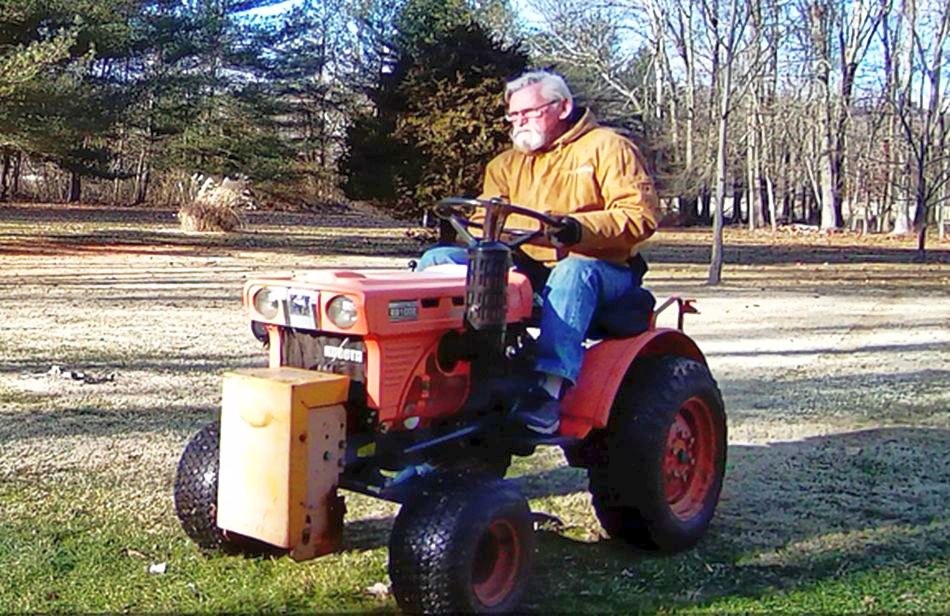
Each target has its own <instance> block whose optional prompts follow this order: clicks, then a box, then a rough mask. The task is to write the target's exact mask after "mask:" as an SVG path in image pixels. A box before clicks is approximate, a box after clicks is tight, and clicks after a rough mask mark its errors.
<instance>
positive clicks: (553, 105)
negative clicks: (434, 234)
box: [419, 71, 659, 435]
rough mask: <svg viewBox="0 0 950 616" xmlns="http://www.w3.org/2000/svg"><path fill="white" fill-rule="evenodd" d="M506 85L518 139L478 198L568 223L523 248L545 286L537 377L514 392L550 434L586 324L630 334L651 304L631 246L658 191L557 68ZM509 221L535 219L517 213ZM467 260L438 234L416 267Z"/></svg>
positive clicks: (647, 230)
mask: <svg viewBox="0 0 950 616" xmlns="http://www.w3.org/2000/svg"><path fill="white" fill-rule="evenodd" d="M504 96H505V102H506V103H507V107H508V113H507V114H506V115H505V119H506V120H507V121H508V122H510V123H511V140H512V144H513V148H512V149H509V150H507V151H505V152H503V153H501V154H500V155H498V156H497V157H495V158H494V159H493V160H492V161H491V162H490V163H489V164H488V167H487V168H486V170H485V179H484V186H483V190H482V194H481V195H480V198H482V199H492V198H501V199H503V200H505V201H507V202H510V203H513V204H516V205H521V206H524V207H527V208H530V209H533V210H536V211H539V212H546V213H548V214H550V215H552V216H555V217H558V218H559V219H560V220H561V222H562V224H563V226H562V227H560V228H559V229H555V230H551V231H549V232H548V233H547V235H546V237H547V241H546V242H543V243H544V245H535V246H529V245H525V246H524V247H523V248H522V249H523V250H524V252H525V253H527V255H528V256H529V257H531V258H532V259H534V260H535V261H537V262H540V263H543V264H545V265H546V266H548V267H550V270H549V275H548V276H547V280H546V282H545V283H544V288H543V291H542V292H541V294H540V295H541V298H542V301H543V303H542V308H541V325H540V329H541V333H540V335H539V337H538V341H537V358H536V363H535V370H536V371H537V382H536V384H535V385H534V386H533V387H531V388H530V389H529V390H528V391H527V392H526V393H525V394H524V395H522V396H521V397H520V398H519V399H518V400H517V401H516V402H515V404H514V406H513V408H512V417H513V419H514V420H515V421H516V422H517V423H519V424H520V425H522V426H524V427H525V428H527V429H529V430H531V431H533V432H536V433H539V434H545V435H547V434H554V433H556V432H557V430H558V428H559V426H560V400H561V399H562V398H563V396H564V393H565V392H566V390H567V388H568V387H569V386H571V385H573V384H575V383H576V382H577V378H578V375H579V374H580V369H581V364H582V361H583V353H584V348H583V342H584V339H585V338H586V337H587V336H588V334H589V333H591V330H592V328H593V329H595V330H599V331H606V332H608V333H611V334H614V335H617V334H621V335H622V334H628V335H629V334H630V333H633V332H632V331H631V326H632V328H633V329H636V328H637V323H638V321H639V322H640V323H641V324H645V322H646V318H647V317H648V314H649V312H650V311H651V310H652V308H653V297H652V295H650V294H649V292H647V291H645V290H643V289H642V288H641V284H642V281H643V274H644V273H645V271H646V264H645V262H644V261H643V259H642V257H640V256H639V255H638V253H637V246H638V245H639V244H640V243H641V242H643V241H644V240H646V239H647V238H648V237H650V236H651V235H652V234H653V232H654V231H655V230H656V227H657V223H658V221H659V209H658V199H657V194H656V188H655V186H654V183H653V180H652V179H651V177H650V176H649V174H648V172H647V169H646V166H645V164H644V162H643V158H642V156H641V155H640V152H639V150H638V149H637V147H636V146H635V145H634V144H633V143H631V142H630V141H629V140H628V139H626V138H625V137H623V136H621V135H619V134H618V133H616V132H614V131H613V130H611V129H608V128H605V127H601V126H599V125H598V124H597V121H596V120H595V119H594V116H593V114H592V113H591V111H590V110H584V109H579V108H575V106H574V97H573V96H572V94H571V91H570V89H569V88H568V87H567V84H566V83H565V82H564V80H563V79H562V78H561V77H560V76H559V75H556V74H554V73H550V72H547V71H534V72H529V73H525V74H523V75H521V76H520V77H518V78H517V79H515V80H513V81H511V82H509V83H508V84H507V85H506V87H505V95H504ZM519 218H520V219H519ZM508 224H509V225H510V226H511V227H515V228H524V229H533V228H534V229H536V228H537V226H538V224H539V223H537V221H535V220H533V219H529V218H527V217H518V216H516V215H512V216H511V217H510V218H509V223H508ZM465 262H466V251H465V249H464V248H460V247H457V246H440V247H436V248H433V249H430V250H428V251H426V253H425V254H424V255H423V256H422V258H421V259H420V261H419V268H420V269H425V268H426V267H429V266H431V265H437V264H444V263H465ZM516 263H517V262H516ZM526 269H531V268H530V267H528V268H526ZM526 273H527V272H526ZM545 273H548V270H545ZM529 277H532V279H533V280H536V279H537V276H529ZM637 315H639V316H637ZM640 329H642V327H640ZM624 330H626V331H624Z"/></svg>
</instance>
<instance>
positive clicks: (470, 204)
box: [432, 197, 564, 249]
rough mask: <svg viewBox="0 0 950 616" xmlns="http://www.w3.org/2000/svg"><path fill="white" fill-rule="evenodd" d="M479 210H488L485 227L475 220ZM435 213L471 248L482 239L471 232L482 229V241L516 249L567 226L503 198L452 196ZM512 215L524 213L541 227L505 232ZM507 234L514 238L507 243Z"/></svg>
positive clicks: (436, 207)
mask: <svg viewBox="0 0 950 616" xmlns="http://www.w3.org/2000/svg"><path fill="white" fill-rule="evenodd" d="M478 207H480V208H484V209H485V222H484V224H481V223H477V222H474V221H472V219H471V215H472V210H473V208H478ZM432 212H433V213H434V214H435V215H436V216H438V217H439V218H441V219H442V220H446V221H448V222H449V224H451V225H452V227H453V228H454V229H455V230H456V231H458V233H459V235H461V236H462V238H463V239H464V240H465V241H466V242H467V243H468V245H469V246H474V245H475V244H477V243H478V242H479V238H476V237H475V236H473V235H472V234H471V233H469V229H482V230H483V232H484V233H483V237H482V238H481V240H482V241H486V240H487V241H490V242H501V243H503V244H505V245H506V246H508V247H509V248H512V249H514V248H518V247H519V246H521V245H522V244H526V243H528V242H530V241H531V240H534V239H537V238H539V237H541V236H542V235H544V228H545V227H553V228H555V229H560V228H562V227H564V223H562V222H561V221H560V220H558V219H557V218H554V217H553V216H548V215H547V214H544V213H542V212H538V211H535V210H529V209H528V208H526V207H522V206H520V205H514V204H511V203H507V202H505V201H502V200H501V199H490V200H489V199H469V198H465V197H448V198H446V199H441V200H440V201H439V202H438V203H436V204H435V206H433V208H432ZM511 214H520V215H522V216H527V217H528V218H533V219H534V220H537V221H538V222H540V223H541V228H540V229H537V230H535V231H531V230H527V229H505V222H506V221H507V219H508V216H509V215H511ZM503 234H504V235H505V236H507V237H508V238H511V239H508V240H503V239H502V235H503Z"/></svg>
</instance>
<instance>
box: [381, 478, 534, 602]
mask: <svg viewBox="0 0 950 616" xmlns="http://www.w3.org/2000/svg"><path fill="white" fill-rule="evenodd" d="M433 485H436V486H438V484H437V483H434V484H433ZM534 547H535V537H534V528H533V522H532V519H531V511H530V510H529V508H528V503H527V501H526V500H525V498H524V496H523V495H522V494H521V492H520V491H519V490H518V489H517V488H516V487H515V486H514V485H513V484H511V483H510V482H506V481H502V480H497V479H493V480H482V481H478V483H476V484H475V485H472V484H469V485H467V486H460V485H458V484H455V485H452V486H449V487H446V488H439V487H436V489H434V490H431V491H429V490H425V491H423V493H422V494H420V495H419V496H418V497H417V498H415V499H414V500H412V501H410V502H409V503H407V504H405V505H403V508H402V509H401V510H400V512H399V515H398V516H397V517H396V523H395V525H394V526H393V531H392V535H391V536H390V540H389V577H390V579H391V580H392V588H393V594H394V595H395V597H396V602H397V603H398V604H399V607H400V608H402V609H403V610H404V611H406V612H410V613H422V614H442V613H501V612H508V611H511V610H512V609H514V608H515V607H516V606H517V604H518V602H519V601H520V600H521V597H522V595H523V593H524V589H525V584H526V581H527V577H528V574H529V571H530V568H531V562H532V560H533V555H534Z"/></svg>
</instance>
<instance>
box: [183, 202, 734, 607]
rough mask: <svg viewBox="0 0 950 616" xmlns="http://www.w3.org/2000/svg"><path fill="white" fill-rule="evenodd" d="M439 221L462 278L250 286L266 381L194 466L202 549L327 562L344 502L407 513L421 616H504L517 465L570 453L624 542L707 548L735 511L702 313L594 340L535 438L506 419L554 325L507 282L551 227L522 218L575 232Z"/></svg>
mask: <svg viewBox="0 0 950 616" xmlns="http://www.w3.org/2000/svg"><path fill="white" fill-rule="evenodd" d="M472 208H479V209H480V210H482V211H483V216H482V218H481V219H480V222H475V220H474V218H473V217H472V216H471V214H472ZM435 213H436V214H437V215H438V216H439V217H440V218H441V219H442V220H443V221H445V222H446V223H447V224H446V225H444V227H449V226H451V228H452V229H453V230H454V231H455V233H457V235H458V236H459V237H460V238H461V239H463V240H464V241H466V242H467V244H468V255H469V264H468V266H467V269H465V268H464V267H460V266H436V267H433V268H429V269H426V270H425V271H422V272H409V271H406V272H396V271H393V270H363V271H348V270H311V271H296V272H293V273H287V274H279V275H273V276H264V277H261V278H257V279H253V280H250V281H249V282H247V284H246V285H245V287H244V296H243V298H244V305H245V306H246V308H247V310H248V313H249V315H250V318H251V321H252V330H253V331H254V332H255V334H256V335H257V336H258V338H259V339H261V341H262V342H263V343H264V344H265V345H266V346H267V348H268V352H269V367H268V368H260V369H246V370H238V371H234V372H230V373H228V374H226V375H225V377H224V385H223V399H222V409H221V417H220V421H218V422H214V423H213V424H210V425H208V426H206V427H205V428H204V429H203V430H201V431H200V432H198V433H197V434H196V435H195V436H194V437H193V438H192V439H191V441H190V442H189V443H188V445H187V447H186V448H185V450H184V452H183V454H182V456H181V460H180V462H179V465H178V473H177V477H176V480H175V508H176V513H177V515H178V518H179V520H180V521H181V524H182V526H183V528H184V530H185V532H186V533H187V534H188V536H189V537H190V538H191V539H192V540H194V541H195V542H196V543H197V544H198V545H199V546H200V547H201V548H203V549H205V550H209V551H213V550H218V551H225V552H242V551H251V552H255V551H257V552H260V551H268V552H274V551H283V552H286V553H289V555H290V556H291V557H292V558H294V559H296V560H306V559H310V558H314V557H316V556H320V555H322V554H327V553H330V552H333V551H335V550H337V549H338V548H339V547H340V545H341V535H342V531H343V516H344V512H345V507H344V501H343V497H342V496H339V495H338V493H337V490H338V489H339V488H343V489H345V490H351V491H355V492H360V493H363V494H368V495H371V496H376V497H379V498H383V499H388V500H391V501H395V502H398V503H401V504H402V507H401V509H400V511H399V515H398V516H397V518H396V521H395V525H394V527H393V531H392V535H391V538H390V541H389V575H390V578H391V580H392V592H393V594H394V595H395V597H396V600H397V602H398V604H399V605H400V606H401V607H402V608H403V609H404V610H406V611H409V612H423V613H438V612H490V613H497V612H504V611H508V610H511V609H513V608H514V607H515V606H516V605H517V604H518V601H519V599H520V598H521V596H522V594H523V591H524V588H525V583H526V579H527V577H528V574H529V570H530V568H531V561H532V557H533V551H534V545H535V539H534V526H533V517H532V514H531V511H530V509H529V507H528V503H527V501H526V499H525V497H524V496H523V495H522V493H521V491H520V490H519V488H518V487H517V485H516V484H515V483H513V482H512V481H510V480H505V479H504V474H505V471H506V469H507V467H508V464H509V462H510V460H511V457H512V455H529V454H530V453H532V452H533V451H534V450H535V448H537V447H538V446H542V445H553V446H559V447H562V448H563V450H564V453H565V454H566V458H567V460H568V462H569V463H570V464H571V465H572V466H576V467H582V468H585V469H587V475H588V478H589V488H590V492H591V497H592V502H593V506H594V510H595V512H596V514H597V517H598V519H599V520H600V522H601V525H602V526H603V528H604V530H605V531H606V533H607V534H608V535H609V536H610V537H613V538H617V539H619V540H623V541H626V542H628V543H630V544H633V545H634V546H637V547H639V548H641V549H646V550H654V551H660V552H670V551H676V550H681V549H684V548H687V547H689V546H691V545H693V544H694V543H695V542H696V541H698V540H699V539H700V537H701V536H702V535H703V533H704V532H705V531H706V529H707V527H708V525H709V523H710V520H711V518H712V516H713V512H714V510H715V508H716V504H717V502H718V499H719V492H720V488H721V486H722V479H723V472H724V468H725V458H726V419H725V413H724V409H723V403H722V397H721V395H720V393H719V390H718V388H717V386H716V383H715V381H714V380H713V378H712V376H711V374H710V372H709V369H708V368H707V366H706V362H705V359H704V357H703V354H702V353H701V352H700V350H699V348H698V347H697V346H696V344H695V343H694V342H693V341H692V340H691V339H690V338H689V337H687V336H686V335H685V334H684V333H683V331H682V325H683V314H684V313H687V312H695V311H694V310H693V309H692V305H691V303H690V302H689V301H688V300H679V299H675V298H674V299H671V300H670V301H668V302H667V303H666V304H664V306H662V307H661V308H660V310H662V309H663V308H665V307H666V306H668V305H672V304H676V305H677V306H678V308H679V315H678V327H677V328H675V329H673V328H662V327H658V326H657V325H656V315H657V314H658V313H659V311H656V312H654V311H653V310H652V305H653V302H652V298H651V301H650V304H649V306H650V307H651V309H650V310H648V311H647V314H645V315H642V314H641V315H638V314H630V315H626V316H627V318H624V315H620V316H621V318H620V319H617V318H614V319H613V321H614V322H620V323H624V324H625V326H626V331H622V330H623V329H624V327H620V328H616V327H615V328H614V331H613V332H611V331H609V328H608V331H606V332H604V331H599V332H597V333H596V335H597V338H599V340H593V339H592V340H591V341H590V344H589V345H587V350H586V352H585V357H584V364H583V369H582V373H581V375H580V378H579V379H578V382H577V384H576V386H574V387H573V388H572V389H570V391H569V392H568V394H567V396H566V397H565V399H564V401H563V403H562V414H561V427H560V431H559V433H558V434H556V435H553V436H544V437H542V436H538V435H532V434H531V433H529V432H527V431H525V430H519V429H517V428H516V427H513V426H512V425H511V423H510V421H509V418H508V411H509V409H510V407H511V404H512V402H513V401H514V399H515V398H516V397H517V395H518V393H519V391H520V390H521V389H523V388H524V387H525V386H526V385H525V384H526V383H527V382H528V380H529V375H530V374H531V366H532V360H531V359H532V353H533V347H534V340H535V336H534V335H533V334H534V333H536V331H537V330H536V327H537V322H538V321H537V319H538V314H537V313H538V310H537V307H536V302H535V301H534V291H535V289H532V285H531V283H530V282H529V280H528V278H527V277H526V276H525V275H523V274H522V273H519V271H517V270H515V269H512V267H511V266H512V259H513V257H512V254H513V252H514V253H519V252H520V251H519V250H518V248H519V246H521V245H522V244H525V243H526V242H531V241H533V240H535V239H536V238H538V237H540V235H541V233H542V231H541V230H534V231H524V230H514V229H505V224H506V221H507V218H508V216H509V215H510V214H519V215H523V216H529V217H531V218H533V219H535V220H537V221H538V222H539V224H540V226H541V229H542V230H543V229H544V228H545V226H547V225H558V224H559V222H558V221H557V220H556V219H553V218H550V217H548V216H546V215H544V214H540V213H537V212H534V211H532V210H528V209H525V208H519V207H517V206H514V205H511V204H507V203H501V202H498V201H478V200H472V199H446V200H443V201H441V202H440V203H439V204H438V205H437V206H436V208H435ZM473 227H477V228H479V229H480V230H481V233H474V232H472V231H471V229H472V228H473ZM476 235H478V237H476ZM614 316H615V317H616V315H614ZM638 322H640V323H641V325H639V326H637V325H636V324H637V323H638ZM631 324H634V327H633V329H634V330H639V331H631V328H630V325H631ZM618 334H619V335H620V336H621V337H616V336H617V335H618Z"/></svg>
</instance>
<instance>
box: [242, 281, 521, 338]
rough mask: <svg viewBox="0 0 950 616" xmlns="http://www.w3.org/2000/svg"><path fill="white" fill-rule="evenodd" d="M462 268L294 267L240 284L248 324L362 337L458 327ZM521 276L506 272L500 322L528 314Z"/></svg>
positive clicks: (461, 311) (462, 309) (461, 313)
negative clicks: (504, 308) (505, 303)
mask: <svg viewBox="0 0 950 616" xmlns="http://www.w3.org/2000/svg"><path fill="white" fill-rule="evenodd" d="M465 277H466V270H465V267H464V266H459V265H440V266H436V267H431V268H428V269H426V270H425V271H424V272H407V271H405V270H392V269H368V270H297V271H292V272H279V273H273V274H264V275H261V276H260V277H257V278H253V279H251V280H249V281H248V282H247V283H246V284H245V285H244V294H243V301H244V306H245V307H246V309H247V311H248V315H249V316H250V318H251V320H253V321H258V322H261V323H269V324H273V325H280V326H286V327H293V328H296V329H305V330H312V331H324V332H336V333H340V334H345V335H354V336H366V335H369V334H374V335H386V334H389V335H393V334H400V333H406V334H408V333H413V332H417V331H421V330H427V329H432V328H435V327H444V328H456V327H462V323H463V316H464V313H465ZM531 309H532V290H531V283H530V282H528V279H527V278H526V277H525V276H524V275H522V274H520V273H518V272H515V271H510V272H509V275H508V322H509V323H510V322H513V321H520V320H523V319H525V318H527V317H529V316H530V315H531Z"/></svg>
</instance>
